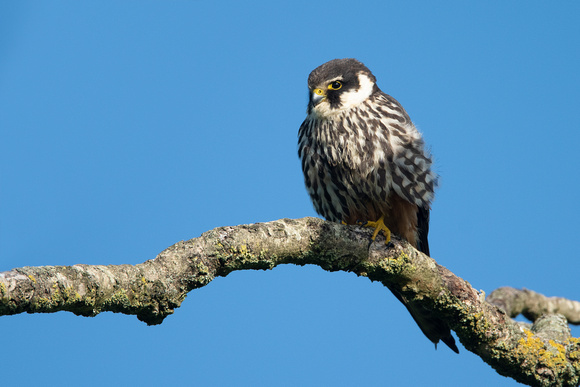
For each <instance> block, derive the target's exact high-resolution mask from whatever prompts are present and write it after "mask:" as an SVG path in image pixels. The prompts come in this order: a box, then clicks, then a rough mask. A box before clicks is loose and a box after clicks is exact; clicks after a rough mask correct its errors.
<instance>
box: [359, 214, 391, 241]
mask: <svg viewBox="0 0 580 387" xmlns="http://www.w3.org/2000/svg"><path fill="white" fill-rule="evenodd" d="M363 227H373V228H374V229H375V232H373V236H372V237H371V239H372V240H373V241H374V240H375V239H376V237H377V235H379V232H381V231H382V232H383V234H384V235H385V244H387V245H388V244H389V243H390V242H391V230H389V228H388V227H387V226H385V217H384V216H381V217H380V218H379V220H377V221H376V222H373V221H368V222H366V223H365V224H363Z"/></svg>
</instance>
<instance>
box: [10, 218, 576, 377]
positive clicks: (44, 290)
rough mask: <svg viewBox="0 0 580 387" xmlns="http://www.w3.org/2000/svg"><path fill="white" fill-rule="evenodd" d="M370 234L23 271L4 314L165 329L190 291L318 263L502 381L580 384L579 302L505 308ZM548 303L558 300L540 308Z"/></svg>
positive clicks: (291, 223) (234, 231)
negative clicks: (396, 298)
mask: <svg viewBox="0 0 580 387" xmlns="http://www.w3.org/2000/svg"><path fill="white" fill-rule="evenodd" d="M370 232H372V231H370V230H368V229H364V228H360V227H357V226H343V225H340V224H335V223H330V222H326V221H323V220H320V219H317V218H304V219H299V220H291V219H281V220H278V221H273V222H268V223H258V224H250V225H241V226H236V227H219V228H216V229H214V230H211V231H208V232H206V233H204V234H202V235H201V236H200V237H199V238H195V239H191V240H189V241H182V242H179V243H177V244H175V245H173V246H171V247H169V248H167V249H166V250H164V251H163V252H161V253H160V254H159V255H158V256H157V257H156V258H155V259H153V260H149V261H146V262H144V263H141V264H138V265H134V266H132V265H110V266H99V265H74V266H42V267H22V268H18V269H13V270H11V271H7V272H3V273H0V315H11V314H17V313H23V312H27V313H52V312H57V311H61V310H66V311H70V312H73V313H75V314H77V315H82V316H95V315H97V314H99V313H100V312H103V311H111V312H118V313H125V314H134V315H136V316H137V318H138V319H139V320H141V321H144V322H146V323H147V324H149V325H152V324H160V323H161V322H162V321H163V319H164V318H165V317H167V316H168V315H170V314H172V313H173V311H174V309H175V308H177V307H179V306H180V305H181V302H182V301H183V300H184V299H185V297H186V295H187V293H188V292H189V291H191V290H192V289H196V288H199V287H202V286H205V285H207V284H208V283H209V282H210V281H211V280H212V279H214V278H215V277H220V276H221V277H225V276H227V275H228V274H229V273H230V272H232V271H235V270H250V269H253V270H256V269H261V270H268V269H272V268H274V267H275V266H277V265H280V264H287V263H293V264H296V265H306V264H313V265H318V266H320V267H322V268H323V269H325V270H328V271H338V270H342V271H348V272H353V273H356V274H357V275H359V276H364V277H368V278H369V279H370V280H372V281H379V282H381V283H382V284H383V285H385V286H386V287H389V288H392V289H395V290H397V291H399V292H400V293H401V294H403V295H404V296H405V298H406V299H408V300H410V301H411V302H413V303H416V304H418V305H420V306H422V307H426V308H429V309H431V310H433V311H434V312H435V313H437V315H438V316H440V317H441V318H443V319H445V320H446V321H448V322H449V325H450V327H451V329H452V330H454V331H455V332H456V334H457V336H458V337H459V339H460V341H461V343H462V344H463V345H464V346H465V348H467V349H468V350H469V351H471V352H473V353H475V354H477V355H478V356H480V357H481V358H482V360H484V361H485V362H486V363H488V364H490V365H491V366H492V367H493V368H494V369H495V370H496V371H497V372H498V373H499V374H501V375H504V376H508V377H511V378H513V379H515V380H517V381H518V382H521V383H526V384H529V385H535V386H577V385H578V384H579V383H580V339H577V338H573V337H571V336H570V330H569V328H568V325H567V320H566V317H567V318H568V319H569V320H570V321H571V322H574V323H578V318H577V317H578V305H579V304H578V303H577V302H574V301H569V300H564V301H563V300H562V299H559V300H558V301H554V299H548V298H546V297H544V296H542V295H538V294H537V293H533V292H530V291H527V290H523V291H512V292H511V293H510V292H507V293H505V292H504V293H501V292H500V293H495V292H494V294H493V297H491V300H492V301H493V302H494V303H496V304H497V305H499V306H500V307H501V308H500V307H498V306H496V305H493V304H491V303H490V302H487V301H485V297H484V294H483V293H482V292H481V293H480V292H478V291H477V290H475V289H473V288H472V287H471V285H470V284H469V283H468V282H467V281H465V280H463V279H461V278H459V277H457V276H455V275H454V274H453V273H451V272H450V271H449V270H447V269H446V268H444V267H443V266H440V265H438V264H437V263H436V262H435V261H434V260H433V259H432V258H430V257H427V256H426V255H424V254H422V253H420V252H418V251H417V250H415V249H414V248H413V247H412V246H410V245H409V244H408V243H406V242H405V241H401V240H400V239H397V238H396V237H394V238H393V244H391V245H390V246H387V245H385V244H384V243H372V244H370V245H369V240H370V239H369V238H370ZM502 289H503V288H502ZM500 290H501V289H500ZM498 291H499V290H498ZM505 294H508V295H507V296H506V295H505ZM537 296H539V297H537ZM542 297H543V300H544V301H545V300H546V299H547V300H548V302H547V303H546V302H544V303H542V302H540V301H538V300H540V299H542ZM514 300H517V302H516V301H514ZM550 300H551V301H550ZM522 304H523V305H528V307H527V308H522V307H521V305H522ZM514 305H516V306H514ZM529 305H541V306H539V307H534V308H531V307H529ZM542 305H543V306H542ZM547 305H549V306H547ZM554 305H559V306H556V307H554ZM571 305H572V306H571ZM524 310H525V311H526V312H524ZM531 310H533V312H530V311H531ZM570 310H573V311H575V312H573V313H571V312H570ZM506 311H507V312H508V313H506ZM521 312H523V313H524V314H525V315H526V316H527V317H532V318H533V319H535V322H534V324H533V325H531V326H525V325H522V324H521V323H517V322H515V321H514V320H512V319H511V318H510V315H512V316H513V315H515V314H518V313H521ZM544 313H550V314H547V315H545V314H544ZM555 313H562V314H563V315H562V314H555ZM540 316H541V317H540ZM564 316H566V317H564ZM574 316H575V317H574Z"/></svg>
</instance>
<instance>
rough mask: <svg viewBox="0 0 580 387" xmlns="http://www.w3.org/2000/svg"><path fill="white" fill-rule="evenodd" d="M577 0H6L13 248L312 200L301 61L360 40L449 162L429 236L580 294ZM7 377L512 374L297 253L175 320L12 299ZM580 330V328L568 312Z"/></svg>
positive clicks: (493, 270)
mask: <svg viewBox="0 0 580 387" xmlns="http://www.w3.org/2000/svg"><path fill="white" fill-rule="evenodd" d="M579 17H580V3H578V2H561V3H560V2H558V3H547V2H541V1H530V2H525V3H523V2H521V3H516V2H500V1H492V2H486V4H478V5H475V4H471V5H467V4H466V2H462V1H454V2H446V3H444V5H443V3H441V2H430V1H429V2H427V1H424V2H420V1H412V2H402V1H401V2H398V4H393V3H390V2H385V1H376V2H347V1H293V2H285V3H275V2H269V1H268V2H266V1H264V2H261V3H260V2H258V3H254V2H210V1H169V2H160V1H124V2H113V1H99V2H96V1H94V2H76V1H50V2H48V1H27V2H16V1H12V2H9V1H5V2H2V4H1V5H0V131H1V134H0V136H1V137H0V168H1V169H0V173H1V175H0V178H1V180H0V257H1V258H0V270H9V269H12V268H15V267H21V266H37V265H72V264H76V263H87V264H121V263H128V264H135V263H139V262H142V261H145V260H147V259H151V258H154V257H155V256H156V254H157V253H159V252H160V251H162V250H163V249H165V248H166V247H168V246H170V245H172V244H174V243H176V242H178V241H180V240H186V239H190V238H193V237H197V236H199V235H200V234H201V233H202V232H204V231H206V230H209V229H212V228H214V227H218V226H226V225H238V224H243V223H253V222H264V221H270V220H275V219H279V218H284V217H288V218H300V217H304V216H315V212H314V210H313V208H312V205H311V203H310V201H309V199H308V196H307V194H306V191H305V189H304V185H303V180H302V172H301V170H300V163H299V161H298V157H297V154H296V150H297V145H296V140H297V131H298V127H299V125H300V123H301V122H302V120H303V119H304V116H305V108H306V102H307V92H306V78H307V76H308V74H309V72H310V71H311V70H312V69H313V68H315V67H316V66H318V65H320V64H322V63H323V62H326V61H327V60H330V59H333V58H343V57H355V58H358V59H359V60H361V61H363V62H364V63H365V64H367V66H368V67H369V68H370V69H371V70H373V72H374V74H375V75H376V77H377V78H378V82H379V86H380V87H381V88H382V89H383V90H384V91H385V92H387V93H389V94H391V95H393V96H394V97H395V98H397V99H398V100H399V101H400V102H401V103H402V104H403V106H404V107H405V108H406V109H407V111H408V112H409V114H410V116H411V118H412V119H413V121H414V122H415V123H416V125H417V126H418V127H419V129H420V130H421V131H422V132H423V133H424V135H425V139H426V141H427V142H428V144H429V145H430V147H431V149H432V152H433V154H434V156H435V160H436V169H437V171H438V173H439V174H440V175H441V180H440V182H441V184H440V188H439V190H438V191H437V193H436V196H437V197H436V200H435V202H434V205H433V212H432V223H431V234H430V245H431V252H432V255H433V257H434V258H435V259H436V260H437V261H438V262H439V263H441V264H443V265H444V266H446V267H448V268H449V269H450V270H452V271H453V272H454V273H456V274H457V275H459V276H461V277H463V278H465V279H466V280H468V281H469V282H470V283H471V284H472V285H473V286H474V287H475V288H477V289H483V290H485V291H486V292H488V293H489V292H490V291H492V290H493V289H495V288H497V287H499V286H505V285H509V286H515V287H526V288H529V289H533V290H535V291H538V292H541V293H544V294H546V295H549V296H563V297H568V298H572V299H580V290H579V286H578V272H579V270H578V269H579V264H578V251H577V248H578V240H579V234H580V224H579V222H578V219H579V218H580V208H579V207H578V195H579V194H578V192H579V190H580V184H579V179H578V177H579V169H580V160H579V157H578V144H579V143H580V108H579V103H580V71H579V69H580V49H579V48H580V23H578V20H579ZM0 329H1V330H2V332H3V334H2V351H0V352H1V353H0V365H1V368H2V370H3V371H2V376H1V378H2V384H3V385H6V386H10V385H13V386H15V385H19V386H33V385H40V384H43V385H86V386H100V385H105V384H106V385H111V386H115V385H138V384H139V385H144V386H148V385H150V386H157V385H187V384H190V385H193V384H195V385H200V386H224V385H237V386H276V385H280V386H297V385H301V386H354V385H365V386H366V385H368V386H372V385H377V386H379V385H397V386H417V385H435V386H442V385H470V386H489V385H494V386H512V385H516V383H515V382H513V381H511V380H509V379H506V378H503V377H501V376H499V375H497V374H496V373H495V371H493V370H492V369H491V368H490V367H489V366H488V365H486V364H484V363H483V362H482V361H481V360H480V359H479V358H478V357H476V356H475V355H473V354H471V353H470V352H468V351H467V350H465V349H464V348H463V347H462V346H460V350H461V354H460V355H456V354H454V353H452V352H451V351H450V350H448V349H447V348H446V347H445V346H441V347H440V348H439V349H438V350H437V351H436V350H435V349H434V348H433V345H432V344H431V343H430V342H429V341H428V340H427V339H426V338H425V337H423V335H422V334H421V332H420V331H419V329H418V328H417V327H416V326H415V324H414V323H413V321H412V320H411V317H410V316H409V314H408V313H407V312H406V311H405V310H404V308H403V307H402V306H401V305H400V304H398V302H397V301H396V300H395V298H394V297H393V296H392V295H391V294H390V293H389V292H388V291H387V290H386V289H385V288H383V287H382V286H380V285H379V284H376V283H371V282H369V281H368V280H367V279H365V278H357V277H356V276H355V275H354V274H346V273H327V272H324V271H323V270H322V269H320V268H317V267H294V266H283V267H278V268H276V269H275V270H272V271H267V272H265V271H259V272H257V271H256V272H238V273H232V274H231V275H229V276H228V277H227V278H219V279H216V280H215V281H214V282H212V283H211V284H210V285H208V286H207V287H205V288H203V289H199V290H196V291H193V292H191V293H190V294H189V296H188V297H187V299H186V300H185V302H184V303H183V305H182V307H181V308H179V309H177V310H176V312H175V314H174V315H172V316H170V317H168V318H167V319H166V321H165V322H164V323H163V324H162V325H160V326H155V327H147V326H146V325H145V324H143V323H141V322H139V321H138V320H137V319H136V318H135V317H134V316H125V315H120V314H112V313H104V314H101V315H99V316H97V317H95V318H83V317H76V316H74V315H72V314H71V313H64V312H61V313H57V314H50V315H18V316H10V317H2V318H1V320H0ZM573 333H574V334H575V335H576V336H579V335H580V330H579V329H578V328H574V329H573Z"/></svg>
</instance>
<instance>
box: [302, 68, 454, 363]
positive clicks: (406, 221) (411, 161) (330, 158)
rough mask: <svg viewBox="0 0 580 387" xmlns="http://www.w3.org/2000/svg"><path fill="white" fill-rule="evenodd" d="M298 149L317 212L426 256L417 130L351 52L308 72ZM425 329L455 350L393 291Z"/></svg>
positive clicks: (425, 190) (430, 319) (435, 325)
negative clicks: (403, 242) (403, 243)
mask: <svg viewBox="0 0 580 387" xmlns="http://www.w3.org/2000/svg"><path fill="white" fill-rule="evenodd" d="M308 89H309V102H308V109H307V116H306V119H305V120H304V122H303V123H302V125H301V126H300V130H299V132H298V155H299V156H300V159H301V162H302V171H303V172H304V181H305V184H306V189H307V191H308V194H309V195H310V198H311V199H312V202H313V204H314V208H315V210H316V212H318V213H319V214H320V215H322V216H323V217H324V218H325V219H327V220H329V221H333V222H341V223H343V224H351V225H352V224H363V225H365V226H369V227H374V228H375V232H374V234H373V236H372V239H373V240H374V239H375V238H376V236H377V235H378V233H379V232H381V231H382V232H383V233H384V234H385V237H386V242H387V243H388V242H389V241H390V238H391V232H393V233H395V234H397V235H399V236H401V237H402V238H404V239H406V240H407V241H408V242H409V243H410V244H411V245H413V246H414V247H415V248H417V249H418V250H419V251H421V252H423V253H425V254H427V255H429V244H428V241H427V234H428V232H429V210H430V204H431V202H432V200H433V197H434V189H435V187H436V185H437V175H436V174H435V173H434V172H433V170H432V168H431V165H432V160H431V156H430V154H429V152H428V151H427V150H426V149H425V145H424V142H423V139H422V137H421V133H419V131H418V130H417V128H415V126H414V125H413V123H412V122H411V119H410V118H409V115H408V114H407V112H406V111H405V109H403V107H402V106H401V105H400V104H399V102H397V100H395V99H394V98H393V97H391V96H390V95H388V94H385V93H383V92H382V91H381V89H379V87H378V86H377V83H376V78H375V77H374V75H373V74H372V73H371V71H370V70H369V69H368V68H367V67H366V66H365V65H364V64H362V63H361V62H359V61H358V60H356V59H334V60H331V61H329V62H326V63H324V64H323V65H321V66H319V67H317V68H316V69H314V70H313V71H312V72H311V73H310V76H309V77H308ZM393 293H394V294H395V296H396V297H397V298H398V299H399V301H401V302H402V303H403V304H404V305H405V306H406V307H407V309H408V310H409V312H410V313H411V316H412V317H413V318H414V320H415V321H416V322H417V324H418V325H419V327H420V328H421V330H422V331H423V333H424V334H425V336H427V338H428V339H429V340H431V341H432V342H433V343H435V346H437V343H438V342H439V340H441V341H443V342H444V343H445V344H447V346H449V348H451V349H452V350H453V351H455V352H457V353H459V351H458V349H457V346H456V345H455V339H454V338H453V336H451V332H450V329H449V327H448V325H447V324H446V323H445V322H444V321H443V320H441V319H438V318H435V317H434V316H432V315H431V313H430V312H429V310H427V309H425V308H420V307H418V306H416V305H412V304H411V303H409V302H408V301H407V300H406V299H405V297H404V296H403V295H402V294H400V293H398V292H393Z"/></svg>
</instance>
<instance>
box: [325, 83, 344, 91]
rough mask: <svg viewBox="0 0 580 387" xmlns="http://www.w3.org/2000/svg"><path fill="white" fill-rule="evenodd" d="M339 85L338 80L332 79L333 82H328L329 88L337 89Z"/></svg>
mask: <svg viewBox="0 0 580 387" xmlns="http://www.w3.org/2000/svg"><path fill="white" fill-rule="evenodd" d="M341 87H342V82H339V81H334V82H332V83H329V84H328V89H329V90H338V89H340V88H341Z"/></svg>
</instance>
